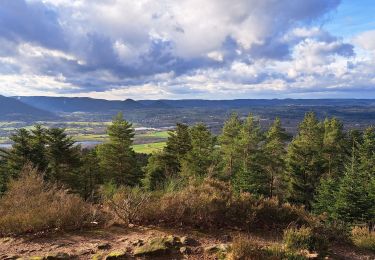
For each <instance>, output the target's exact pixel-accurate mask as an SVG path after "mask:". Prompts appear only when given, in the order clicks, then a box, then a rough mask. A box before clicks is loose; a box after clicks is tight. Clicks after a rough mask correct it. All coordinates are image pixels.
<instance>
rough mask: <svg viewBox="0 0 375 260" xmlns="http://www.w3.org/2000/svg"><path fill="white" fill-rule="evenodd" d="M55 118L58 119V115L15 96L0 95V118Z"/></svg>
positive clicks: (32, 119)
mask: <svg viewBox="0 0 375 260" xmlns="http://www.w3.org/2000/svg"><path fill="white" fill-rule="evenodd" d="M53 119H57V116H56V115H55V114H53V113H51V112H48V111H45V110H42V109H39V108H35V107H33V106H30V105H28V104H25V103H23V102H21V101H19V100H17V99H14V98H9V97H4V96H0V120H12V121H13V120H22V121H38V120H53Z"/></svg>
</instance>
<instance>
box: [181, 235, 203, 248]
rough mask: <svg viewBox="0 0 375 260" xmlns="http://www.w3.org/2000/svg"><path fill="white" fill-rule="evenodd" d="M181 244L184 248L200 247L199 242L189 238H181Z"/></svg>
mask: <svg viewBox="0 0 375 260" xmlns="http://www.w3.org/2000/svg"><path fill="white" fill-rule="evenodd" d="M180 242H181V244H182V245H183V246H198V245H199V242H198V241H197V240H195V239H194V238H191V237H187V236H184V237H181V238H180Z"/></svg>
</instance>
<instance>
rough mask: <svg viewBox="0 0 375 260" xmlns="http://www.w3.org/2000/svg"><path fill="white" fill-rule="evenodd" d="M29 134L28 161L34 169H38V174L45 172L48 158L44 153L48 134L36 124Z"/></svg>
mask: <svg viewBox="0 0 375 260" xmlns="http://www.w3.org/2000/svg"><path fill="white" fill-rule="evenodd" d="M30 133H31V136H30V146H31V155H30V161H31V162H32V163H33V165H34V167H37V168H38V171H39V172H46V171H47V169H48V158H47V152H46V151H47V147H46V146H47V139H48V138H47V133H48V132H47V130H46V129H45V128H43V127H42V126H41V125H40V124H37V125H36V126H35V127H34V128H33V129H31V130H30Z"/></svg>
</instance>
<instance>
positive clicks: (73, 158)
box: [46, 128, 80, 185]
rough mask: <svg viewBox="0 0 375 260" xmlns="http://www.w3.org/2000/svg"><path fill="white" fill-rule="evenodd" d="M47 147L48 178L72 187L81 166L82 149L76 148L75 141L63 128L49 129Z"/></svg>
mask: <svg viewBox="0 0 375 260" xmlns="http://www.w3.org/2000/svg"><path fill="white" fill-rule="evenodd" d="M46 145H47V148H46V154H47V158H48V172H47V177H48V178H49V179H50V180H53V181H57V182H66V183H68V184H69V185H72V184H73V183H74V182H75V181H76V180H75V176H74V173H75V170H76V169H78V167H79V166H80V155H79V149H80V147H78V146H75V142H74V140H73V139H72V138H71V137H69V136H68V135H67V134H66V132H65V129H62V128H51V129H48V131H47V143H46Z"/></svg>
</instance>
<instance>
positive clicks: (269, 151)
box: [264, 118, 288, 197]
mask: <svg viewBox="0 0 375 260" xmlns="http://www.w3.org/2000/svg"><path fill="white" fill-rule="evenodd" d="M287 139H288V134H287V133H286V131H285V129H284V128H282V126H281V121H280V118H276V119H275V121H274V122H273V124H272V125H271V127H270V128H269V129H268V131H267V133H266V140H265V145H264V153H265V157H266V160H267V161H266V164H265V167H266V171H267V174H268V176H269V177H268V187H269V188H268V196H270V197H272V196H275V195H277V196H278V197H282V195H283V194H284V192H283V190H284V188H285V187H284V186H285V185H284V182H285V177H284V176H283V174H284V173H285V166H286V165H285V157H286V147H285V142H286V140H287Z"/></svg>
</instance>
